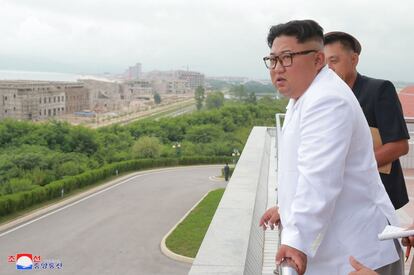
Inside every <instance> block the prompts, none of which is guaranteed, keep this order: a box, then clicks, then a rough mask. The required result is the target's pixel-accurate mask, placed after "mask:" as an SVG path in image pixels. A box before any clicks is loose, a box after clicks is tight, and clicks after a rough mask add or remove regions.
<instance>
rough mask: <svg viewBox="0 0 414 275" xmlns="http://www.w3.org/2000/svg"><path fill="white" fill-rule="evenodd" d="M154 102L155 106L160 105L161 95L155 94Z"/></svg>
mask: <svg viewBox="0 0 414 275" xmlns="http://www.w3.org/2000/svg"><path fill="white" fill-rule="evenodd" d="M154 102H155V104H160V103H161V96H160V94H159V93H155V94H154Z"/></svg>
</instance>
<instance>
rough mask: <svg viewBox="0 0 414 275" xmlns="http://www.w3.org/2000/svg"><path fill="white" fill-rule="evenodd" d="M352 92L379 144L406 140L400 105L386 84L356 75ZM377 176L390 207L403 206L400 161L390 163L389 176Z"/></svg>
mask: <svg viewBox="0 0 414 275" xmlns="http://www.w3.org/2000/svg"><path fill="white" fill-rule="evenodd" d="M352 90H353V92H354V94H355V96H356V97H357V99H358V101H359V104H360V105H361V107H362V110H363V111H364V114H365V117H366V119H367V121H368V125H369V126H370V127H375V128H378V130H379V133H380V136H381V139H382V143H383V144H385V143H388V142H393V141H398V140H402V139H409V138H410V136H409V134H408V130H407V124H406V123H405V120H404V115H403V112H402V108H401V103H400V101H399V99H398V95H397V92H396V91H395V87H394V85H393V84H392V83H391V82H390V81H387V80H381V79H374V78H370V77H366V76H363V75H360V74H358V76H357V79H356V81H355V84H354V87H353V89H352ZM380 176H381V180H382V183H383V184H384V186H385V189H386V190H387V193H388V196H389V197H390V199H391V202H392V204H393V205H394V208H395V209H399V208H401V207H402V206H404V205H405V204H406V203H407V202H408V195H407V188H406V186H405V181H404V175H403V172H402V168H401V164H400V161H399V160H398V159H397V160H396V161H393V163H392V166H391V173H390V174H388V175H387V174H382V173H380Z"/></svg>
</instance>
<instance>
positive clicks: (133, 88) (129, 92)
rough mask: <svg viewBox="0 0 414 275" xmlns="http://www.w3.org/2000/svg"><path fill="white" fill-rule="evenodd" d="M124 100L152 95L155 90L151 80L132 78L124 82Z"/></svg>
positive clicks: (121, 91)
mask: <svg viewBox="0 0 414 275" xmlns="http://www.w3.org/2000/svg"><path fill="white" fill-rule="evenodd" d="M120 93H121V99H122V100H135V99H139V98H142V97H152V95H153V93H154V90H153V87H152V82H151V81H150V80H143V79H142V80H130V81H125V82H124V83H123V84H122V87H121V90H120Z"/></svg>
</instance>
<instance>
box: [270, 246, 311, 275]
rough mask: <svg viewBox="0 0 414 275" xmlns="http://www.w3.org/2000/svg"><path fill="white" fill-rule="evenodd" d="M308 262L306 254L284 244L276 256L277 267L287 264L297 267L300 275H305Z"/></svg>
mask: <svg viewBox="0 0 414 275" xmlns="http://www.w3.org/2000/svg"><path fill="white" fill-rule="evenodd" d="M307 261H308V257H307V256H306V254H305V253H303V252H302V251H300V250H298V249H296V248H294V247H290V246H288V245H284V244H282V245H281V246H280V247H279V249H278V251H277V254H276V265H281V264H282V263H283V262H287V263H288V264H289V265H290V266H293V267H295V269H296V271H297V273H298V274H299V275H302V274H305V271H306V265H307ZM282 274H283V273H282Z"/></svg>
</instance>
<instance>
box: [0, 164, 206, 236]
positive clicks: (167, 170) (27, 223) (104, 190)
mask: <svg viewBox="0 0 414 275" xmlns="http://www.w3.org/2000/svg"><path fill="white" fill-rule="evenodd" d="M209 166H210V165H209ZM211 166H213V165H211ZM190 167H191V166H190ZM193 167H200V166H193ZM204 167H206V166H204ZM183 168H188V167H179V168H167V169H165V170H162V171H154V172H150V173H145V174H139V175H136V176H133V177H130V178H128V179H126V180H124V181H121V182H119V183H116V184H114V185H111V186H109V187H107V188H105V189H102V190H100V191H98V192H96V193H93V194H90V195H88V196H86V197H84V198H82V199H79V200H77V201H75V202H72V203H70V204H68V205H65V206H62V207H61V208H59V209H56V210H54V211H51V212H49V213H47V214H44V215H43V216H40V217H38V218H35V219H33V220H30V221H28V222H25V223H23V224H21V225H19V226H17V227H14V228H12V229H10V230H7V231H5V232H3V233H1V234H0V238H1V237H3V236H5V235H7V234H10V233H12V232H14V231H16V230H18V229H20V228H23V227H25V226H28V225H30V224H32V223H34V222H37V221H39V220H42V219H44V218H46V217H48V216H50V215H53V214H56V213H58V212H60V211H62V210H65V209H66V208H69V207H71V206H74V205H77V204H78V203H81V202H83V201H85V200H87V199H90V198H93V197H95V196H97V195H99V194H102V193H104V192H106V191H108V190H111V189H113V188H115V187H118V186H119V185H121V184H124V183H126V182H128V181H130V180H133V179H136V178H139V177H143V176H147V175H153V174H161V173H165V172H171V171H177V170H181V169H183Z"/></svg>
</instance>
